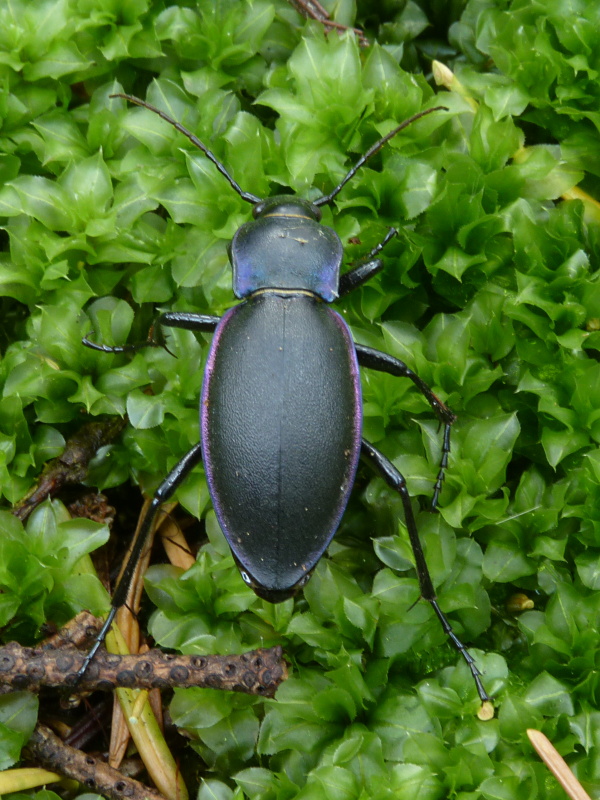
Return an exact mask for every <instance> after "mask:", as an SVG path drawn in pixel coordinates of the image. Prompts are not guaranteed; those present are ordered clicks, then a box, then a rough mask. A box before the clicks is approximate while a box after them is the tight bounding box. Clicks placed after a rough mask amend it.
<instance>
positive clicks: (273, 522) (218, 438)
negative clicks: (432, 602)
mask: <svg viewBox="0 0 600 800" xmlns="http://www.w3.org/2000/svg"><path fill="white" fill-rule="evenodd" d="M201 420H202V443H203V454H204V465H205V468H206V473H207V477H208V481H209V487H210V490H211V494H212V499H213V504H214V506H215V510H216V512H217V515H218V517H219V521H220V523H221V525H222V527H223V530H224V532H225V534H226V536H227V539H228V541H229V543H230V544H231V547H232V549H233V551H234V553H235V555H236V557H237V558H238V560H239V562H240V563H241V565H242V566H243V567H244V568H245V569H246V570H247V571H248V572H249V573H250V575H251V576H252V577H253V578H254V579H255V580H256V581H257V582H258V583H260V584H261V585H262V586H264V587H265V588H267V589H272V590H276V591H282V590H286V589H289V588H291V587H293V586H294V585H295V584H296V583H297V582H298V581H299V580H301V579H302V578H303V577H304V575H306V574H307V572H309V571H310V570H311V569H312V568H313V567H314V565H315V563H316V562H317V560H318V559H319V557H320V556H321V554H322V553H323V551H324V550H325V548H326V547H327V545H328V544H329V541H330V540H331V537H332V536H333V534H334V533H335V530H336V528H337V525H338V524H339V520H340V518H341V514H342V513H343V510H344V508H345V506H346V503H347V500H348V495H349V493H350V491H351V488H352V482H353V479H354V473H355V471H356V464H357V459H358V454H359V449H360V430H361V406H360V386H359V383H358V369H357V365H356V357H355V354H354V348H353V345H352V340H351V338H350V333H349V331H348V329H347V327H346V325H345V323H344V322H343V320H342V319H341V317H340V316H339V315H338V314H336V313H335V312H334V311H332V310H331V309H329V308H327V307H326V306H325V305H323V303H321V302H319V301H317V300H316V299H315V298H311V297H308V296H306V295H291V296H290V295H278V294H276V293H274V294H271V293H266V294H261V295H257V296H256V297H253V298H252V299H251V300H249V301H248V302H247V303H245V304H243V305H241V306H239V307H237V308H235V309H234V310H233V311H232V312H230V313H229V314H228V315H227V316H226V318H225V319H224V320H223V321H222V322H221V324H220V326H219V328H218V329H217V331H216V333H215V336H214V339H213V343H212V348H211V353H210V355H209V359H208V363H207V371H206V376H205V385H204V388H203V394H202V404H201Z"/></svg>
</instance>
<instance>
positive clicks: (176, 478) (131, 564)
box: [75, 444, 202, 685]
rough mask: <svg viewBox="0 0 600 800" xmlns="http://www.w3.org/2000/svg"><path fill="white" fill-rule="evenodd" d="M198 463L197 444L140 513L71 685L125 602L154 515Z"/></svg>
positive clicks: (200, 455) (102, 639)
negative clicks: (104, 613) (100, 622)
mask: <svg viewBox="0 0 600 800" xmlns="http://www.w3.org/2000/svg"><path fill="white" fill-rule="evenodd" d="M201 461H202V446H201V444H197V445H194V447H192V449H191V450H190V451H189V452H188V453H186V454H185V455H184V457H183V458H182V459H181V461H179V462H178V463H177V464H176V466H175V467H174V468H173V469H172V470H171V472H169V474H168V475H167V477H166V478H165V479H164V480H163V482H162V483H161V484H160V486H159V487H158V489H157V490H156V492H155V493H154V497H153V498H152V502H151V504H150V505H149V506H148V508H147V509H146V513H145V514H144V518H143V519H142V523H141V525H140V527H139V530H138V532H137V534H136V536H135V538H134V540H133V545H132V548H131V552H130V553H129V558H128V559H127V563H126V564H125V569H124V570H123V573H122V575H121V577H120V579H119V581H118V583H117V586H116V588H115V591H114V594H113V596H112V599H111V608H110V611H109V612H108V616H107V618H106V620H105V622H104V625H103V626H102V628H101V630H100V632H99V633H98V635H97V636H96V639H95V641H94V644H93V645H92V647H91V648H90V650H89V652H88V654H87V655H86V657H85V659H84V661H83V664H82V665H81V668H80V669H79V671H78V672H77V676H76V680H75V685H77V684H78V683H79V681H81V679H82V678H83V676H84V675H85V673H86V672H87V670H88V668H89V666H90V664H91V662H92V659H93V658H94V656H95V655H96V653H97V652H98V649H99V647H100V646H101V645H102V643H103V642H104V639H105V638H106V634H107V633H108V631H109V630H110V627H111V625H112V623H113V620H114V618H115V615H116V613H117V610H118V609H119V608H120V607H121V606H122V605H124V604H125V600H126V598H127V594H128V592H129V585H130V583H131V579H132V577H133V573H134V570H135V567H136V564H137V562H138V561H139V559H140V556H141V555H142V552H143V550H144V547H145V545H146V541H147V540H148V535H149V533H150V531H151V530H152V525H153V524H154V520H155V518H156V515H157V513H158V510H159V508H160V506H161V505H162V504H163V503H165V502H166V501H167V500H168V499H169V498H170V497H171V496H172V495H173V493H174V492H175V490H176V489H177V487H178V486H179V485H180V484H181V482H182V481H183V480H185V478H186V477H187V476H188V475H189V474H190V472H191V471H192V470H193V469H194V467H195V466H196V465H197V464H199V463H200V462H201Z"/></svg>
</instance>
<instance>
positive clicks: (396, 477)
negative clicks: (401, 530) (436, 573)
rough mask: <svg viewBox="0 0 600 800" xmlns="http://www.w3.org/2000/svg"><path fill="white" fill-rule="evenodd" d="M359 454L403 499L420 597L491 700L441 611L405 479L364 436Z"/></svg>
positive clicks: (485, 697) (483, 696)
mask: <svg viewBox="0 0 600 800" xmlns="http://www.w3.org/2000/svg"><path fill="white" fill-rule="evenodd" d="M361 455H362V456H363V457H365V458H366V460H368V461H369V462H370V464H371V465H372V466H373V467H374V468H375V469H376V470H377V472H378V473H379V474H380V475H381V477H382V478H383V479H384V481H385V482H386V483H387V485H388V486H390V487H391V488H392V489H393V490H394V491H396V492H398V494H399V495H400V498H401V500H402V505H403V507H404V517H405V520H406V528H407V531H408V538H409V539H410V545H411V547H412V551H413V554H414V556H415V566H416V571H417V578H418V580H419V588H420V590H421V597H422V598H423V599H424V600H427V602H428V603H429V604H430V605H431V607H432V608H433V610H434V611H435V613H436V615H437V617H438V619H439V621H440V622H441V624H442V628H443V629H444V632H445V633H446V635H447V636H448V638H449V639H450V642H451V643H452V646H453V647H454V648H455V649H456V650H457V651H458V652H459V653H460V654H461V655H462V657H463V658H464V659H465V661H466V662H467V664H468V665H469V669H470V670H471V675H472V676H473V680H474V681H475V685H476V687H477V692H478V694H479V697H480V698H481V701H482V703H485V702H488V701H489V700H490V698H489V696H488V693H487V692H486V690H485V689H484V687H483V684H482V682H481V678H480V675H481V673H480V672H479V669H478V668H477V665H476V664H475V661H474V659H473V656H472V655H471V654H470V653H469V651H468V650H467V648H466V647H465V645H464V644H463V643H462V642H461V641H460V639H459V638H458V636H457V635H456V634H455V633H454V631H453V630H452V626H451V625H450V623H449V622H448V620H447V619H446V617H445V615H444V613H443V611H442V610H441V608H440V607H439V605H438V602H437V599H436V596H435V590H434V588H433V583H432V581H431V575H430V574H429V569H428V567H427V562H426V561H425V554H424V552H423V547H422V546H421V541H420V539H419V534H418V531H417V523H416V521H415V517H414V514H413V510H412V506H411V504H410V495H409V493H408V488H407V486H406V481H405V479H404V476H403V475H402V474H401V473H400V472H399V471H398V470H397V469H396V467H395V466H394V465H393V464H392V462H391V461H390V460H389V459H388V458H386V457H385V456H384V455H383V453H381V452H380V451H379V450H377V448H376V447H374V446H373V445H372V444H371V443H370V442H368V441H367V440H366V439H363V440H362V449H361Z"/></svg>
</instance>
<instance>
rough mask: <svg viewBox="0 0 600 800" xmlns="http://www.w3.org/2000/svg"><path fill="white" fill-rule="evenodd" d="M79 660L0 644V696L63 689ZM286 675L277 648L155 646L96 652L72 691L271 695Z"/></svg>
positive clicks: (65, 652)
mask: <svg viewBox="0 0 600 800" xmlns="http://www.w3.org/2000/svg"><path fill="white" fill-rule="evenodd" d="M84 658H85V653H83V652H81V651H80V650H76V649H75V648H74V647H69V648H64V649H62V650H44V649H34V648H32V647H22V646H21V645H20V644H17V643H16V642H11V643H10V644H7V645H4V646H3V647H0V694H6V693H7V692H10V691H22V690H27V691H38V690H39V689H40V688H41V687H42V686H45V687H50V688H55V689H68V688H69V687H71V686H74V684H75V682H76V680H77V671H78V670H79V668H80V667H81V665H82V664H83V659H84ZM286 677H287V665H286V663H285V661H284V660H283V653H282V649H281V647H279V646H278V647H270V648H261V649H258V650H252V651H250V652H249V653H242V655H234V656H216V655H207V656H198V655H194V656H181V655H173V654H169V653H163V651H162V650H157V649H155V650H149V651H148V652H147V653H145V654H144V655H141V656H140V655H130V656H122V655H114V654H112V653H107V652H106V651H105V650H99V651H98V654H97V656H96V657H95V658H94V661H93V662H92V663H91V664H90V667H89V669H88V671H87V672H86V674H85V676H84V677H83V679H82V680H81V681H80V682H79V684H78V685H77V691H78V692H89V691H97V690H101V691H111V690H112V689H115V688H117V687H126V688H135V689H153V688H159V689H163V688H168V687H174V686H178V687H189V686H199V687H202V688H211V689H223V690H225V691H231V692H243V693H245V694H256V695H260V696H261V697H272V696H273V695H274V693H275V690H276V689H277V687H278V686H279V684H280V683H281V682H282V681H283V680H285V678H286Z"/></svg>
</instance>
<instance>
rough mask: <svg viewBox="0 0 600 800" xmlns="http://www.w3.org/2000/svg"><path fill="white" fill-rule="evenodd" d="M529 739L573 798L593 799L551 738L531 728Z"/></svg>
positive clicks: (528, 733) (579, 799)
mask: <svg viewBox="0 0 600 800" xmlns="http://www.w3.org/2000/svg"><path fill="white" fill-rule="evenodd" d="M527 736H529V741H530V742H531V744H532V745H533V746H534V748H535V749H536V751H537V754H538V755H539V757H540V758H541V759H542V761H543V762H544V764H545V765H546V766H547V767H548V769H549V770H550V772H551V773H552V774H553V775H554V777H555V778H556V780H557V781H558V782H559V783H560V785H561V786H562V788H563V789H564V790H565V792H566V793H567V794H568V795H569V797H570V798H571V800H591V798H590V796H589V794H588V793H587V792H586V791H585V789H584V788H583V786H582V785H581V784H580V783H579V781H578V780H577V778H576V777H575V775H573V773H572V772H571V769H570V768H569V766H568V765H567V762H566V761H565V760H564V758H563V757H562V756H561V755H560V753H559V752H558V750H557V749H556V748H555V747H554V745H553V744H552V742H551V741H550V739H548V737H547V736H545V735H544V734H543V733H542V732H541V731H537V730H535V729H534V728H529V729H528V731H527Z"/></svg>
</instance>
